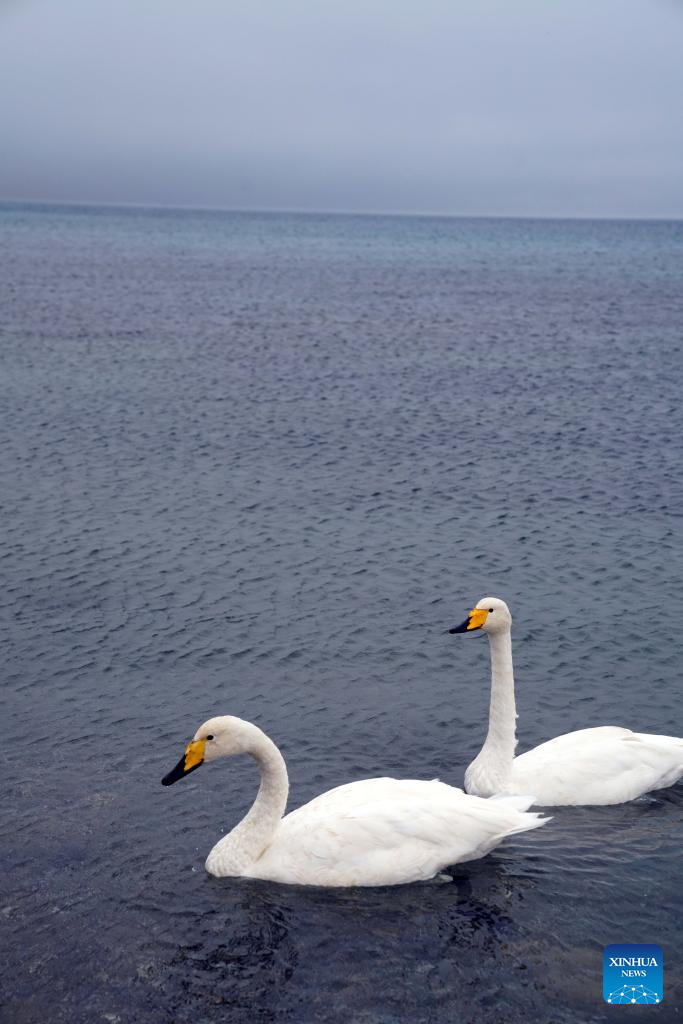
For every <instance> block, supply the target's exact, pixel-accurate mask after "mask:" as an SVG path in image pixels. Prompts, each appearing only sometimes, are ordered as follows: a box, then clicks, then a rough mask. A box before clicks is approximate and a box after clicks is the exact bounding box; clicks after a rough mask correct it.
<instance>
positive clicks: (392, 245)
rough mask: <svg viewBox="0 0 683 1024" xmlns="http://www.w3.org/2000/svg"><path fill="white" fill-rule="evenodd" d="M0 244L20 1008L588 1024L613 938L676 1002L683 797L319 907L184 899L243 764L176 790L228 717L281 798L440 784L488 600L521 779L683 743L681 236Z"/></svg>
mask: <svg viewBox="0 0 683 1024" xmlns="http://www.w3.org/2000/svg"><path fill="white" fill-rule="evenodd" d="M0 218H1V219H2V225H3V237H4V239H5V245H4V246H3V248H2V250H0V331H1V332H2V349H1V350H0V353H1V358H2V379H3V386H4V389H5V390H4V396H3V403H2V404H0V416H1V417H3V419H4V426H5V434H6V436H7V439H8V440H7V446H6V451H5V459H4V461H3V463H2V468H1V469H0V490H1V493H2V495H3V498H2V502H3V523H4V528H5V546H4V549H3V552H2V554H3V562H2V564H3V572H4V584H3V591H2V595H0V602H1V603H2V606H3V613H4V616H5V617H6V619H7V621H8V622H9V623H10V625H11V643H10V645H8V647H7V653H6V657H5V661H4V687H5V688H4V692H3V712H4V713H3V716H2V718H1V719H0V721H2V728H3V731H4V736H3V753H4V755H5V757H6V763H5V766H4V768H3V796H4V806H5V809H6V813H7V815H8V822H9V824H8V825H6V826H5V828H4V829H3V844H2V849H1V852H0V886H1V887H2V902H1V904H0V926H1V927H2V928H3V931H4V932H5V933H6V936H7V939H8V941H5V942H4V943H3V949H4V950H5V953H4V957H3V959H2V960H1V961H0V988H1V990H2V1000H3V1006H4V1009H3V1012H4V1014H5V1017H4V1018H3V1019H7V1020H8V1021H11V1022H12V1024H23V1022H26V1024H28V1022H31V1024H33V1022H38V1021H40V1022H41V1024H42V1022H44V1021H48V1020H49V1021H50V1022H51V1024H52V1022H57V1024H59V1022H62V1021H63V1022H67V1021H68V1024H81V1022H83V1024H86V1022H87V1024H92V1022H93V1021H108V1022H110V1024H125V1022H128V1021H135V1022H136V1024H137V1022H141V1024H147V1022H149V1024H159V1022H169V1024H182V1022H185V1021H187V1022H192V1024H199V1022H202V1024H204V1022H214V1021H216V1022H218V1021H220V1022H228V1024H241V1022H245V1024H254V1022H270V1021H292V1022H295V1024H296V1022H299V1021H316V1022H334V1024H342V1022H343V1024H347V1022H348V1021H349V1020H353V1021H354V1024H380V1022H381V1024H393V1022H398V1021H401V1022H403V1021H406V1020H409V1021H410V1022H411V1024H414V1022H416V1024H421V1022H425V1024H433V1022H437V1024H441V1022H442V1021H449V1022H450V1021H454V1020H458V1021H463V1022H464V1021H477V1022H479V1021H495V1022H496V1024H497V1022H499V1021H500V1022H510V1024H513V1022H525V1024H526V1022H527V1021H539V1022H545V1021H548V1020H553V1021H557V1022H564V1021H566V1022H572V1024H574V1022H576V1021H577V1020H586V1021H605V1020H607V1013H606V1006H605V1004H604V1003H603V1001H602V994H601V970H602V968H601V965H602V949H603V947H604V946H605V945H607V944H609V943H613V942H640V941H645V942H657V943H658V944H660V945H661V946H662V947H663V949H664V955H665V975H664V976H665V997H664V1003H663V1006H662V1007H660V1009H659V1011H658V1013H659V1014H660V1017H661V1014H662V1012H666V1013H668V1012H673V1008H675V1006H676V1005H677V1002H676V1000H680V996H681V991H680V978H679V975H680V972H679V969H678V966H677V964H678V962H679V960H680V937H679V932H678V923H677V922H678V908H679V907H680V892H681V891H682V889H683V868H682V867H681V858H680V849H681V839H682V838H683V837H682V826H681V807H682V803H683V788H682V787H681V786H677V787H675V788H674V789H672V790H669V791H666V792H662V793H658V794H655V795H651V796H647V797H644V798H642V799H640V800H638V801H636V802H634V803H632V804H628V805H623V806H621V807H609V808H566V809H562V808H557V809H553V811H552V814H553V820H552V821H551V822H550V823H549V824H548V825H547V826H545V827H544V828H543V829H539V830H538V831H535V832H533V833H530V834H528V835H526V836H521V837H518V838H517V839H515V840H512V841H509V842H507V843H506V844H504V845H503V846H502V847H501V848H499V849H498V850H497V851H495V853H494V854H493V855H491V856H489V857H487V858H485V859H484V860H481V861H477V862H474V863H471V864H464V865H459V866H457V867H456V868H454V869H453V870H452V872H451V877H450V879H449V878H448V877H447V878H445V879H439V880H435V881H434V882H432V883H429V884H424V885H414V886H413V885H411V886H405V887H398V888H394V889H376V890H365V889H363V890H351V891H321V890H315V889H307V888H287V887H283V886H277V885H273V884H270V883H264V882H257V881H251V880H245V879H241V880H231V879H221V880H217V879H212V878H209V877H208V876H207V875H206V874H205V872H204V869H203V863H204V859H205V857H206V854H207V852H208V850H209V849H210V848H211V846H212V845H213V844H214V843H215V842H216V840H217V839H218V838H219V836H220V835H221V834H222V832H223V831H224V830H225V829H226V828H229V827H231V826H232V825H233V824H235V823H236V822H237V821H238V820H239V818H240V816H241V815H242V814H243V813H244V812H245V810H246V809H247V808H248V806H249V804H250V802H251V801H252V800H253V798H254V796H255V792H256V786H257V776H256V773H255V771H254V768H253V765H251V764H250V763H249V762H248V761H247V760H244V761H243V760H241V759H238V760H236V761H235V762H234V763H230V764H229V765H216V766H212V767H210V768H209V767H208V766H207V767H206V768H205V769H202V771H201V772H197V773H194V774H193V775H192V776H191V777H190V778H188V779H187V780H185V781H184V782H183V784H182V785H181V786H177V787H173V789H172V790H163V789H162V788H161V786H160V785H159V780H160V778H161V776H162V775H163V774H164V772H165V771H167V770H168V767H169V766H170V764H172V763H173V762H174V761H175V760H176V759H177V756H178V750H179V749H181V747H182V744H183V743H184V742H185V741H186V740H187V738H188V737H189V736H190V735H191V734H192V732H193V731H194V729H195V727H196V725H197V724H198V723H199V722H201V721H203V720H204V719H205V718H207V717H209V715H212V714H215V713H232V714H238V715H240V716H242V717H245V718H248V719H250V720H253V721H256V722H258V724H259V725H261V726H262V727H263V728H264V729H265V730H266V731H267V732H268V734H269V735H271V736H272V737H273V739H274V740H275V741H276V742H277V743H278V745H279V746H280V747H281V749H282V751H283V754H284V756H285V758H286V760H287V763H288V768H289V772H290V779H291V800H290V807H293V806H296V805H297V804H300V803H302V802H304V801H305V800H308V799H310V798H311V797H313V796H315V795H316V794H317V793H320V792H322V791H323V790H324V789H326V788H329V787H331V786H333V785H336V784H339V783H341V782H345V781H350V780H352V779H354V778H362V777H369V776H373V775H379V774H392V775H398V776H418V777H422V778H430V777H435V776H438V777H440V778H442V779H443V780H444V781H446V782H449V783H452V784H460V783H461V781H462V775H463V769H464V766H465V765H466V764H467V763H468V762H469V761H470V760H471V759H472V757H473V756H474V754H475V753H476V752H477V750H478V749H479V747H480V745H481V742H482V740H483V736H484V732H485V722H486V714H487V705H488V652H487V649H486V645H485V644H478V643H473V644H460V645H457V647H456V646H454V645H453V643H452V640H451V639H450V638H448V637H447V636H446V635H445V634H444V630H445V629H446V628H447V627H449V626H451V625H452V624H453V622H455V621H460V619H462V617H463V616H464V613H465V612H466V611H467V609H468V608H469V607H471V605H472V603H473V602H474V601H476V600H477V599H478V598H479V597H480V596H481V594H483V593H491V592H493V593H499V594H500V595H501V596H502V597H504V598H505V599H506V600H507V601H508V602H509V603H510V605H511V607H512V611H513V615H514V618H515V626H514V633H515V659H516V674H517V681H518V693H517V697H518V701H517V703H518V711H519V713H520V719H519V726H520V729H519V733H520V747H519V749H520V750H524V749H527V748H528V747H530V746H532V745H533V744H535V743H538V742H541V741H542V740H544V739H547V738H549V737H551V736H553V735H557V734H558V733H561V732H565V731H568V730H570V729H574V728H581V727H584V726H587V725H591V724H607V723H613V724H619V725H628V726H631V727H634V728H637V729H640V730H644V731H651V732H662V733H680V732H681V728H682V727H681V714H680V685H679V681H680V663H681V656H682V655H683V650H682V649H681V638H680V632H679V631H667V632H664V633H660V632H659V631H658V630H659V626H658V625H657V624H656V623H654V622H653V621H652V609H658V608H662V604H663V602H662V595H666V597H665V602H664V604H665V607H666V616H667V622H669V623H673V622H680V621H681V620H683V588H682V586H681V581H680V578H679V574H677V572H676V556H677V554H678V550H679V534H680V530H679V529H678V524H679V523H680V508H681V507H682V502H681V493H680V492H681V486H680V462H679V456H678V455H677V450H676V446H675V445H674V444H673V443H672V440H673V439H674V438H676V437H678V436H680V434H681V428H682V427H683V423H682V422H681V421H682V420H683V406H681V402H680V393H681V389H682V388H683V379H682V375H683V369H682V365H681V364H682V361H681V358H680V355H681V344H680V313H681V309H680V306H681V301H680V268H681V256H682V254H683V227H682V226H681V225H680V224H667V223H659V224H645V223H638V224H625V223H624V224H619V223H591V222H582V223H578V222H577V223H571V222H556V223H555V222H522V221H520V222H515V221H495V220H490V221H487V220H479V221H458V220H452V221H449V220H439V219H438V218H431V219H429V218H427V219H419V218H417V219H400V218H335V217H289V216H283V217H279V216H270V215H269V216H266V215H263V216H257V215H254V216H252V215H237V216H232V215H228V214H210V213H200V214H195V213H191V212H166V211H148V212H145V211H139V210H138V211H121V212H118V211H115V210H107V211H88V210H80V211H78V210H75V211H74V210H71V211H70V210H67V209H60V210H55V209H50V208H48V207H45V208H42V209H41V208H28V207H21V206H15V207H5V208H0ZM653 439H657V440H656V443H653ZM629 1013H630V1014H631V1016H634V1017H635V1019H636V1020H639V1019H640V1017H639V1014H641V1013H652V1011H651V1010H650V1009H649V1008H648V1009H642V1008H640V1007H633V1008H631V1009H630V1010H629ZM663 1019H671V1018H663Z"/></svg>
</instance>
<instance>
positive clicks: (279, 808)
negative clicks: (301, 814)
mask: <svg viewBox="0 0 683 1024" xmlns="http://www.w3.org/2000/svg"><path fill="white" fill-rule="evenodd" d="M251 728H252V729H253V731H254V733H253V736H252V737H250V742H249V747H248V749H247V750H246V753H248V754H251V756H252V757H253V758H254V760H255V761H256V762H257V764H258V766H259V768H260V770H261V785H260V786H259V791H258V794H257V796H256V799H255V800H254V803H253V804H252V807H251V810H250V811H249V813H248V814H247V815H246V817H244V818H243V819H242V821H241V822H240V823H239V825H237V826H235V828H234V829H233V830H232V832H230V833H229V834H228V835H227V836H225V837H224V838H223V839H221V840H220V842H218V843H216V845H215V846H214V848H213V850H211V853H210V854H209V856H208V858H207V861H206V869H207V871H209V872H210V874H212V875H238V874H242V873H243V872H244V871H245V870H246V868H248V867H249V865H251V864H253V863H254V861H255V860H258V858H259V857H260V856H261V854H262V853H263V851H264V850H265V849H266V847H267V846H268V844H269V843H270V842H271V840H272V838H273V836H274V835H275V832H276V831H277V827H278V825H279V823H280V820H281V818H282V815H283V814H284V811H285V807H286V806H287V793H288V791H289V780H288V778H287V768H286V765H285V761H284V758H283V756H282V754H281V753H280V751H279V750H278V748H277V747H276V746H275V744H274V743H273V741H272V740H270V739H268V737H267V736H266V735H265V733H263V732H261V730H260V729H258V728H257V727H256V726H251Z"/></svg>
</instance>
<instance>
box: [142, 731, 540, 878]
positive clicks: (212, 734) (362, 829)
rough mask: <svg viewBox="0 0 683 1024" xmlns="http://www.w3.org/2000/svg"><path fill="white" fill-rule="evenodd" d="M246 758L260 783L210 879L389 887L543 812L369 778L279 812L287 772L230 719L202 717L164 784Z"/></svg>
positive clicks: (479, 851)
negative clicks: (222, 759) (241, 756)
mask: <svg viewBox="0 0 683 1024" xmlns="http://www.w3.org/2000/svg"><path fill="white" fill-rule="evenodd" d="M234 754H251V756H252V757H253V758H255V760H256V762H257V763H258V766H259V768H260V769H261V786H260V788H259V791H258V796H257V797H256V800H255V802H254V804H253V806H252V808H251V810H250V811H249V813H248V814H247V816H246V817H245V818H244V819H243V820H242V821H241V822H240V823H239V824H238V825H237V826H236V827H235V828H234V829H233V830H232V832H230V833H229V834H228V835H227V836H225V837H224V838H223V839H221V840H220V842H218V843H217V844H216V845H215V846H214V848H213V849H212V850H211V852H210V853H209V856H208V858H207V861H206V870H207V871H208V872H209V873H210V874H212V875H219V876H222V875H246V876H248V877H250V878H267V879H270V880H271V881H274V882H288V883H293V884H298V885H327V886H348V885H396V884H399V883H402V882H416V881H419V880H422V879H427V878H432V877H433V876H434V875H436V874H437V872H439V871H440V870H441V869H442V868H444V867H447V866H448V865H451V864H457V863H459V862H460V861H466V860H475V859H476V858H477V857H483V856H484V854H486V853H488V852H489V850H492V849H493V848H494V847H495V846H498V844H499V843H500V842H501V841H502V840H503V839H505V837H506V836H509V835H513V834H514V833H515V832H526V831H527V830H528V829H532V828H538V826H539V825H543V824H544V823H545V821H547V820H548V819H547V818H542V817H541V816H540V815H539V814H533V813H531V814H530V813H525V812H526V809H527V807H528V806H529V804H530V803H531V802H532V798H531V797H518V796H513V797H505V798H502V799H500V800H494V801H490V800H480V799H479V798H478V797H474V796H467V795H466V794H465V793H463V791H462V790H461V789H454V788H453V787H452V786H446V785H445V784H444V783H442V782H436V781H433V782H418V781H415V780H412V779H411V780H408V781H398V780H396V779H367V780H365V781H363V782H352V783H350V784H349V785H347V786H339V787H338V788H337V789H331V790H329V792H327V793H323V794H322V796H319V797H316V798H315V800H311V802H310V803H308V804H305V805H304V806H303V807H299V809H298V810H296V811H292V812H291V813H290V814H288V815H287V816H286V817H284V818H283V817H282V815H283V813H284V810H285V805H286V803H287V791H288V781H287V769H286V767H285V762H284V759H283V757H282V754H281V753H280V751H279V750H278V748H277V747H276V746H275V744H274V743H273V741H272V740H270V739H269V738H268V737H267V736H266V735H265V733H263V732H262V731H261V730H260V729H259V728H257V726H255V725H252V724H251V723H250V722H245V721H243V720H242V719H241V718H233V717H231V716H229V715H226V716H223V717H220V718H211V719H209V721H208V722H205V723H204V725H202V726H201V727H200V728H199V729H198V730H197V732H196V733H195V736H194V739H193V740H192V741H191V742H190V743H189V744H188V746H187V748H186V750H185V753H184V754H183V756H182V757H181V759H180V761H179V762H178V764H177V765H176V767H175V768H174V769H173V770H172V771H170V772H169V773H168V775H166V776H164V778H163V779H162V780H161V781H162V783H163V785H164V786H170V785H171V784H172V783H174V782H177V781H178V779H181V778H183V776H185V775H187V774H188V773H189V772H192V771H194V770H195V768H198V767H199V766H200V765H201V764H202V763H203V762H205V761H207V762H208V761H215V760H216V759H217V758H219V757H231V756H232V755H234Z"/></svg>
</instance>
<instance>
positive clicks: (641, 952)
mask: <svg viewBox="0 0 683 1024" xmlns="http://www.w3.org/2000/svg"><path fill="white" fill-rule="evenodd" d="M602 994H603V997H604V999H605V1002H606V1003H624V1004H627V1003H636V1004H639V1005H640V1006H642V1005H643V1004H644V1003H661V1001H662V999H663V997H664V958H663V956H662V947H661V946H655V945H653V944H652V943H642V944H637V945H636V944H635V943H632V944H628V945H627V944H626V943H621V942H618V943H615V944H614V945H613V946H605V951H604V953H603V954H602Z"/></svg>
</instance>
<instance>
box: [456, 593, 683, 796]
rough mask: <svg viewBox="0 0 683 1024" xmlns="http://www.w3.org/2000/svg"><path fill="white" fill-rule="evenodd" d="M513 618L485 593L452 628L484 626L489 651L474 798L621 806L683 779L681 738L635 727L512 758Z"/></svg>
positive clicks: (585, 732) (595, 732)
mask: <svg viewBox="0 0 683 1024" xmlns="http://www.w3.org/2000/svg"><path fill="white" fill-rule="evenodd" d="M511 626H512V616H511V615H510V610H509V608H508V606H507V605H506V604H505V601H501V600H500V599H499V598H497V597H484V598H482V599H481V601H479V603H478V604H477V605H476V607H474V608H473V609H472V611H471V612H470V613H469V615H468V617H467V619H466V620H465V621H464V622H463V623H462V625H460V626H456V627H454V628H453V629H451V630H449V632H450V633H465V632H469V631H470V630H473V629H482V630H484V632H485V633H487V634H488V638H489V644H490V648H491V707H490V712H489V731H488V735H487V736H486V740H485V742H484V746H483V747H482V748H481V750H480V751H479V753H478V755H477V756H476V758H475V759H474V761H473V762H472V764H471V765H470V766H469V768H468V769H467V771H466V772H465V789H466V790H467V792H468V793H474V794H476V795H477V796H484V797H489V796H493V795H499V794H501V793H533V794H534V796H535V801H534V802H535V803H536V804H539V805H541V806H543V807H559V806H561V805H569V804H574V805H576V804H621V803H624V802H625V801H627V800H634V799H635V798H636V797H638V796H642V794H643V793H648V792H650V790H653V789H663V788H664V787H665V786H672V785H673V784H674V782H677V781H678V779H680V778H681V776H683V739H679V738H678V737H676V736H652V735H650V734H649V733H638V732H631V730H630V729H622V728H619V727H618V726H616V725H604V726H599V727H598V728H594V729H580V730H578V731H577V732H568V733H566V734H565V735H563V736H557V737H556V738H555V739H554V740H548V741H547V742H546V743H541V744H540V746H538V747H534V749H533V750H528V751H527V752H526V753H525V754H520V755H519V757H515V746H516V745H517V740H516V737H515V719H516V718H517V714H516V712H515V684H514V678H513V674H512V640H511Z"/></svg>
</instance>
